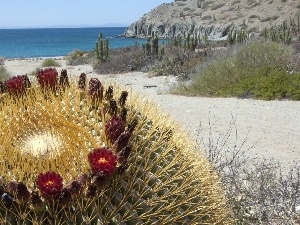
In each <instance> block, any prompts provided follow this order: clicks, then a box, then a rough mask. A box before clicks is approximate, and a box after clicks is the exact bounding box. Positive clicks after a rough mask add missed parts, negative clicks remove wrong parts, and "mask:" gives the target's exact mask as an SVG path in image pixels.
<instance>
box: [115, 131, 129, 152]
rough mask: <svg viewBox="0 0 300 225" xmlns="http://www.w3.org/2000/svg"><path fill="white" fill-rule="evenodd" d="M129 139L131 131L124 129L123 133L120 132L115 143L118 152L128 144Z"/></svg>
mask: <svg viewBox="0 0 300 225" xmlns="http://www.w3.org/2000/svg"><path fill="white" fill-rule="evenodd" d="M129 139H130V133H129V132H128V131H124V132H123V133H122V134H120V135H119V137H118V138H117V140H116V141H115V143H114V149H115V151H116V152H117V153H118V152H120V151H121V150H122V149H123V148H125V147H126V146H127V145H128V142H129Z"/></svg>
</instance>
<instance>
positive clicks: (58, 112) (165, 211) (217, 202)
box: [0, 74, 232, 225]
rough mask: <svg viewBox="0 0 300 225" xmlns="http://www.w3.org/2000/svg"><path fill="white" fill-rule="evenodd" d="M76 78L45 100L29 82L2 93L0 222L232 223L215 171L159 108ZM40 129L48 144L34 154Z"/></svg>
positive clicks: (44, 224) (115, 89)
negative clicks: (19, 90) (50, 139)
mask: <svg viewBox="0 0 300 225" xmlns="http://www.w3.org/2000/svg"><path fill="white" fill-rule="evenodd" d="M44 79H46V78H44ZM85 79H86V76H85V74H81V75H80V79H79V82H78V84H77V82H74V80H73V81H70V82H69V85H67V86H65V88H66V90H65V91H63V90H62V91H61V92H59V93H60V94H59V95H57V94H56V93H53V92H51V89H49V91H50V92H49V93H48V95H47V97H46V98H45V92H44V91H42V90H41V88H40V87H39V85H37V82H36V81H35V82H33V83H32V85H31V87H29V86H28V89H26V94H25V95H23V97H18V96H15V97H14V98H13V97H11V96H10V95H8V94H7V93H4V94H2V95H1V97H2V99H3V101H2V102H1V105H0V107H1V114H3V115H6V116H1V117H0V126H1V130H2V132H1V133H0V140H1V149H0V155H1V156H2V159H3V160H2V161H1V162H0V163H1V167H0V172H1V175H2V180H1V185H0V191H1V199H0V216H1V217H0V219H1V223H5V224H10V225H15V224H16V225H17V224H32V225H34V224H39V225H48V224H57V225H68V224H85V225H86V224H92V225H98V224H101V225H104V224H109V225H110V224H111V225H112V224H120V225H121V224H146V225H147V224H149V225H151V224H174V225H179V224H231V223H232V220H231V217H230V212H229V211H230V210H229V209H228V208H227V205H226V201H225V199H224V196H223V192H222V190H221V188H220V186H219V178H218V176H217V175H216V174H215V172H213V171H212V169H211V166H210V165H209V163H208V161H207V160H206V159H205V157H203V156H202V155H201V153H200V152H199V151H198V150H197V149H196V145H195V144H194V143H193V142H192V141H191V140H190V139H189V138H188V137H187V136H186V135H184V134H183V133H182V132H181V130H180V129H179V128H178V127H177V126H175V125H174V123H173V122H172V121H170V120H169V119H168V117H167V116H166V115H162V114H161V113H158V111H157V109H156V107H155V106H154V105H153V104H151V103H149V102H147V101H146V100H144V99H142V98H140V97H139V96H137V95H134V94H131V93H128V92H127V91H122V89H121V88H120V87H118V86H115V87H113V86H110V85H104V84H103V83H101V82H100V81H99V80H98V79H96V78H92V79H91V80H90V82H89V87H88V90H86V87H85V82H86V81H85ZM18 81H19V79H18V80H17V81H16V82H18ZM12 82H15V80H12ZM58 85H59V84H58ZM61 85H63V84H61ZM105 86H106V91H105ZM16 88H19V87H16ZM22 90H23V89H22ZM43 90H44V89H43ZM57 90H58V91H59V90H60V89H59V87H57ZM12 93H16V92H12ZM118 96H120V97H118ZM158 115H159V116H158ZM7 124H10V126H8V125H7ZM41 133H42V134H43V133H45V134H48V137H49V138H52V141H50V142H48V143H50V145H46V146H44V147H41V148H40V149H36V152H33V151H31V150H30V149H31V148H33V147H32V146H31V145H30V143H31V144H32V143H35V142H30V143H28V141H29V140H33V141H37V140H40V139H39V135H40V134H41ZM30 146H31V147H30ZM103 146H106V147H103ZM93 148H96V149H94V150H92V149H93ZM29 150H30V151H29ZM8 153H9V154H8ZM115 160H117V161H115ZM45 171H52V172H49V173H45ZM37 175H38V179H37ZM54 184H56V186H53V185H54ZM49 186H50V187H52V188H51V189H49V188H46V189H43V187H49ZM54 194H55V195H54Z"/></svg>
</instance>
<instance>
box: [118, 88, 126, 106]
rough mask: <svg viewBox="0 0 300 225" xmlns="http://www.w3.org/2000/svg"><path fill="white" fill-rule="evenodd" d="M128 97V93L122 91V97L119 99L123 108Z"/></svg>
mask: <svg viewBox="0 0 300 225" xmlns="http://www.w3.org/2000/svg"><path fill="white" fill-rule="evenodd" d="M127 96H128V92H127V91H122V93H121V96H120V98H119V104H120V106H121V107H123V106H124V105H125V103H126V99H127Z"/></svg>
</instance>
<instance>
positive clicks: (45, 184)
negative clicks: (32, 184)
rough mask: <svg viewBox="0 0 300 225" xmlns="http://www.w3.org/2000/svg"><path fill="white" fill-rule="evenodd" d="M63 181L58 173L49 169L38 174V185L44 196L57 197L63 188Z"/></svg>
mask: <svg viewBox="0 0 300 225" xmlns="http://www.w3.org/2000/svg"><path fill="white" fill-rule="evenodd" d="M62 181H63V179H62V177H61V176H60V175H59V174H58V173H55V172H52V171H48V172H46V173H40V174H39V175H38V177H37V180H36V185H37V188H38V189H39V191H40V192H41V195H42V196H43V197H44V198H48V199H49V198H56V197H58V196H59V195H60V193H61V190H62V188H63V184H62Z"/></svg>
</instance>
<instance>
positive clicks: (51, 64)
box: [41, 58, 60, 67]
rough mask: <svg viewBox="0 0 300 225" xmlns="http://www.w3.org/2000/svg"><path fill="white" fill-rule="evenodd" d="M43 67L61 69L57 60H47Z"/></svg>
mask: <svg viewBox="0 0 300 225" xmlns="http://www.w3.org/2000/svg"><path fill="white" fill-rule="evenodd" d="M41 66H42V67H60V64H59V63H58V62H57V61H56V60H55V59H51V58H49V59H45V60H44V61H43V62H42V65H41Z"/></svg>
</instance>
